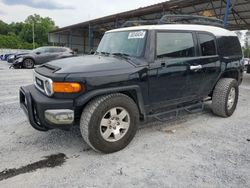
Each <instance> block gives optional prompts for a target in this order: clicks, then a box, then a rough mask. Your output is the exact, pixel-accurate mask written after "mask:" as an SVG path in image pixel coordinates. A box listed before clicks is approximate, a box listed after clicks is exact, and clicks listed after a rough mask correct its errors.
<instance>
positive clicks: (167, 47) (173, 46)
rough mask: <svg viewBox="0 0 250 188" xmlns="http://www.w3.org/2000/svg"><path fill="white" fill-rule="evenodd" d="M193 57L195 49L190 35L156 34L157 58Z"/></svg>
mask: <svg viewBox="0 0 250 188" xmlns="http://www.w3.org/2000/svg"><path fill="white" fill-rule="evenodd" d="M194 56H195V49H194V41H193V35H192V33H175V32H174V33H170V32H158V33H157V37H156V57H157V58H181V57H194Z"/></svg>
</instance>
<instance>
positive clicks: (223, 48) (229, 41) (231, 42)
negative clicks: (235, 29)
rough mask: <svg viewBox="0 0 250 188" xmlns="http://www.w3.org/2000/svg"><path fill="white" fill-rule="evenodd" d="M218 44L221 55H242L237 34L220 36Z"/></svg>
mask: <svg viewBox="0 0 250 188" xmlns="http://www.w3.org/2000/svg"><path fill="white" fill-rule="evenodd" d="M218 44H219V51H220V54H221V55H222V56H235V55H239V56H242V51H241V45H240V41H239V39H238V37H237V36H235V37H234V36H230V37H220V38H219V39H218Z"/></svg>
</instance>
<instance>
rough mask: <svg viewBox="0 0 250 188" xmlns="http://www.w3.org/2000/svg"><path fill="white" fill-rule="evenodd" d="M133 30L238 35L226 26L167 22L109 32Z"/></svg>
mask: <svg viewBox="0 0 250 188" xmlns="http://www.w3.org/2000/svg"><path fill="white" fill-rule="evenodd" d="M133 30H180V31H181V30H185V31H207V32H210V33H213V34H214V35H215V36H237V35H236V34H235V33H234V32H233V31H229V30H227V29H224V28H220V27H215V26H208V25H194V24H165V25H143V26H135V27H124V28H119V29H113V30H110V31H107V32H106V33H109V32H117V31H133Z"/></svg>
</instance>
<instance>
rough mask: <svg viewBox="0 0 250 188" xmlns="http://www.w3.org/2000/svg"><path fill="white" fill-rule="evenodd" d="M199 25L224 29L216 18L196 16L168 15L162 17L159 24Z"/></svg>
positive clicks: (221, 22)
mask: <svg viewBox="0 0 250 188" xmlns="http://www.w3.org/2000/svg"><path fill="white" fill-rule="evenodd" d="M173 23H176V24H200V25H213V26H217V27H224V24H223V21H222V20H219V19H217V18H211V17H206V16H197V15H185V14H184V15H182V14H168V15H164V16H162V18H161V19H160V21H159V24H173Z"/></svg>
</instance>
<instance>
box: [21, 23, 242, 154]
mask: <svg viewBox="0 0 250 188" xmlns="http://www.w3.org/2000/svg"><path fill="white" fill-rule="evenodd" d="M243 68H244V65H243V61H242V51H241V46H240V42H239V40H238V38H237V35H236V34H234V33H233V32H231V31H228V30H226V29H223V28H220V27H215V26H208V25H197V24H192V25H190V24H164V25H144V26H136V27H127V28H119V29H115V30H111V31H107V32H106V33H105V34H104V36H103V38H102V40H101V42H100V44H99V46H98V48H97V51H96V53H95V54H94V55H86V56H82V57H73V58H68V59H61V60H55V61H52V62H49V63H47V64H44V65H41V66H39V67H37V68H36V69H35V70H34V84H33V85H29V86H25V87H21V88H20V105H21V107H22V108H23V110H24V111H25V112H26V114H27V116H28V119H29V122H30V124H31V125H32V126H33V127H34V128H35V129H37V130H39V131H47V130H49V129H53V128H60V129H69V128H70V127H72V126H73V125H78V126H80V130H81V134H82V136H83V138H84V140H85V141H86V142H87V143H88V144H89V146H91V147H92V148H93V149H94V150H96V151H100V152H104V153H110V152H115V151H118V150H121V149H123V148H124V147H125V146H127V145H128V144H129V143H130V141H131V140H132V139H133V137H134V136H135V133H136V130H137V126H138V123H139V122H140V121H145V120H146V118H148V117H157V118H159V116H160V115H163V114H164V113H167V112H169V111H173V110H176V111H177V110H178V109H182V108H185V107H188V106H190V105H194V104H197V103H200V102H203V101H204V99H205V98H206V99H210V100H212V105H211V107H212V111H213V113H214V114H216V115H219V116H222V117H229V116H231V115H232V114H233V112H234V111H235V108H236V105H237V101H238V96H239V88H238V86H239V84H240V83H241V81H242V74H243Z"/></svg>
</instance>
